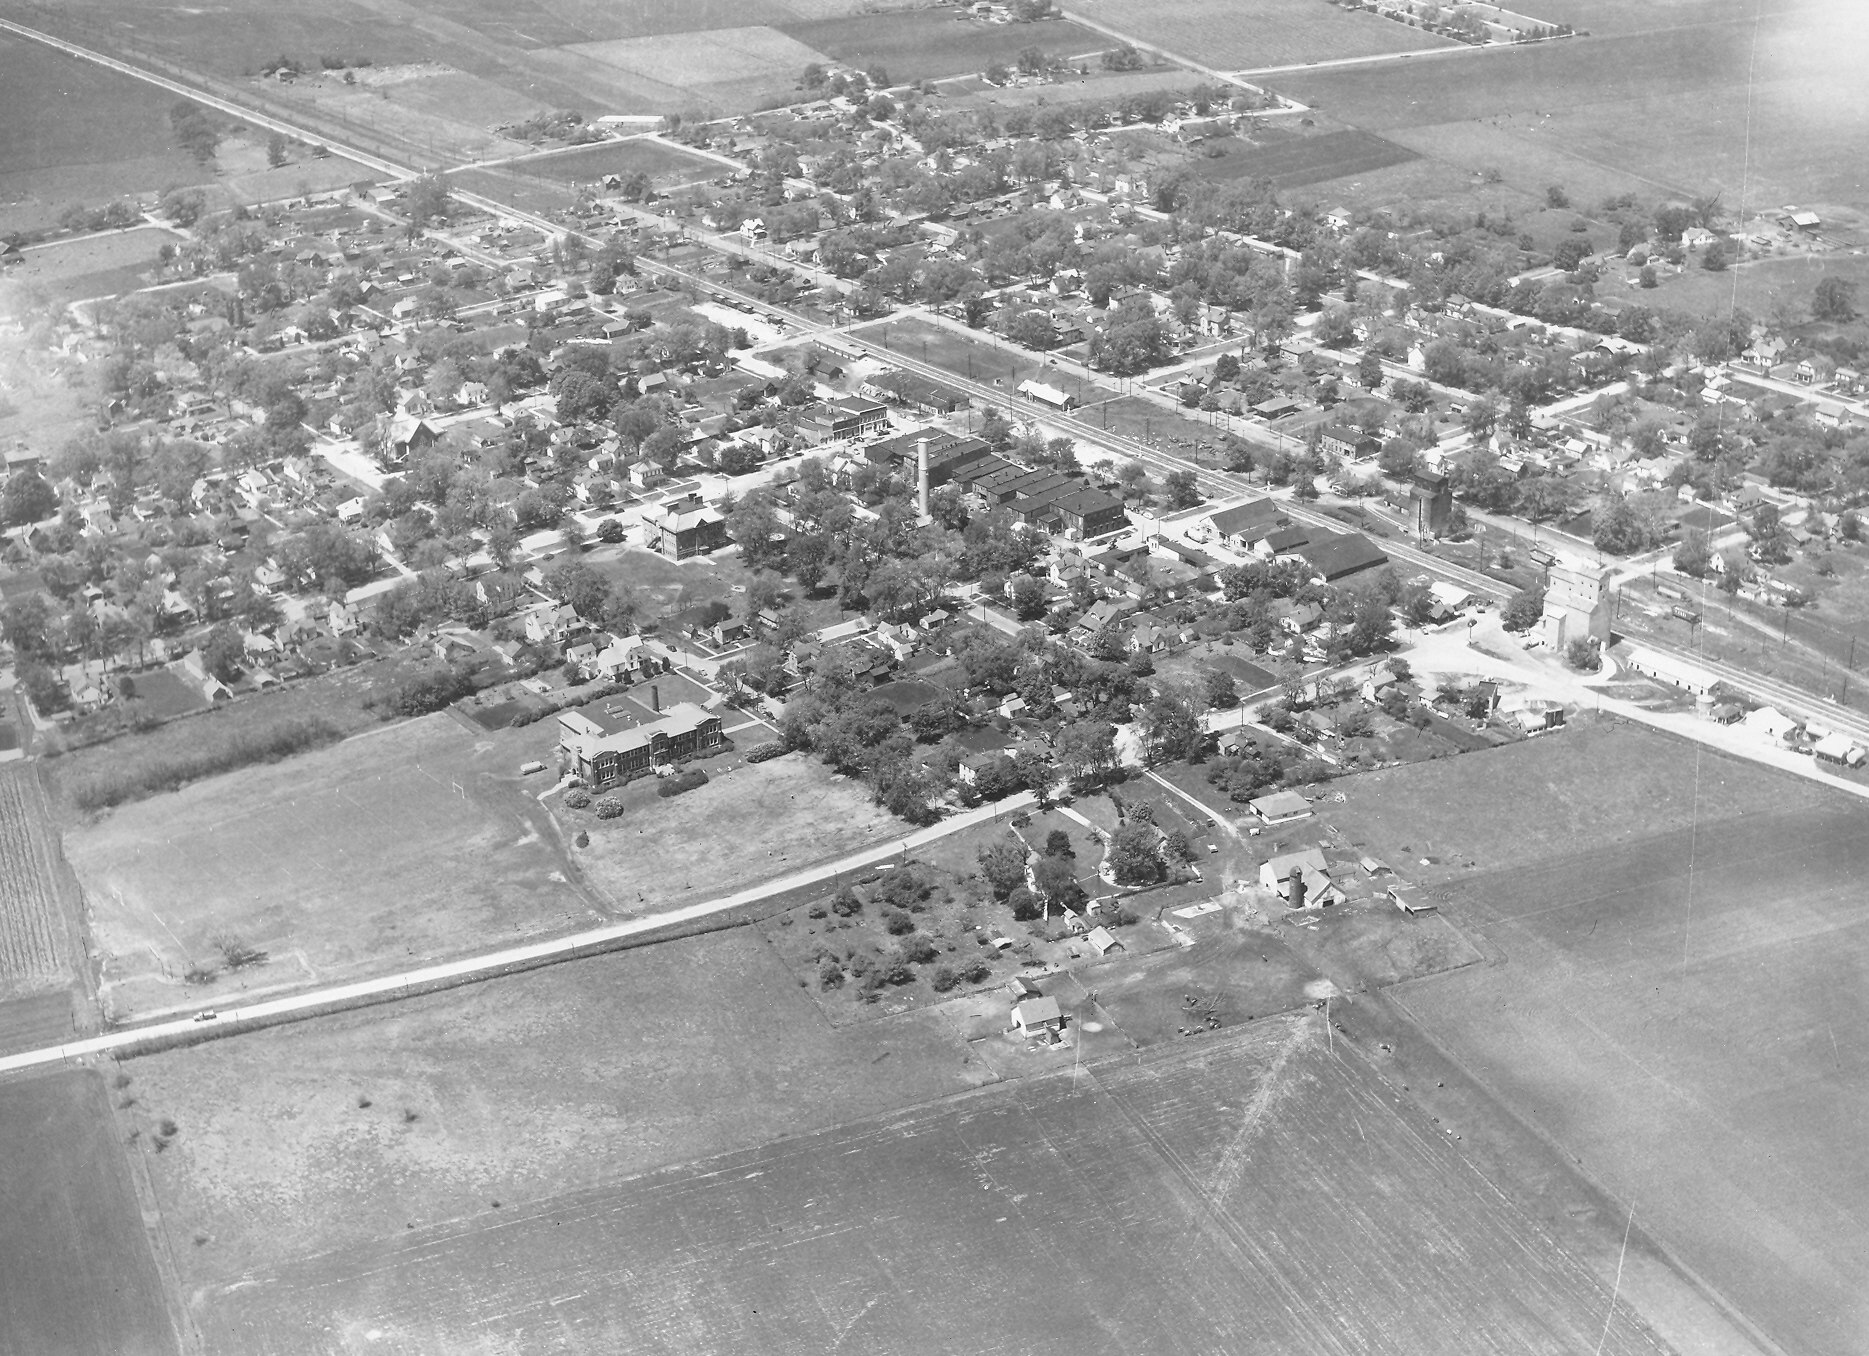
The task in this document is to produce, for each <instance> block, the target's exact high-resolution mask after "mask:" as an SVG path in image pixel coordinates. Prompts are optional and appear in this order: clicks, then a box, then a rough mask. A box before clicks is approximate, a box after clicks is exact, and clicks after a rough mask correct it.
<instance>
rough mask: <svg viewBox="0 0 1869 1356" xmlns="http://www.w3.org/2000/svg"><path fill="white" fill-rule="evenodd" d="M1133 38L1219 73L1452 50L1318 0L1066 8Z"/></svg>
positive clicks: (1089, 2)
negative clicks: (1249, 3)
mask: <svg viewBox="0 0 1869 1356" xmlns="http://www.w3.org/2000/svg"><path fill="white" fill-rule="evenodd" d="M1070 8H1072V9H1074V10H1076V11H1077V12H1078V13H1080V14H1082V15H1083V16H1084V17H1085V18H1087V19H1092V20H1094V21H1096V22H1097V23H1100V24H1108V25H1110V26H1111V27H1112V28H1116V29H1120V30H1121V31H1122V32H1123V33H1125V34H1127V35H1129V36H1130V37H1133V38H1135V39H1137V40H1138V41H1140V42H1147V43H1153V44H1154V45H1155V46H1157V47H1160V48H1163V49H1164V50H1166V51H1168V52H1171V53H1173V54H1174V55H1175V56H1178V57H1184V58H1186V59H1187V60H1189V61H1198V62H1200V63H1201V64H1202V65H1205V66H1216V67H1219V68H1220V69H1222V70H1254V69H1258V68H1261V67H1266V66H1286V65H1295V64H1298V63H1300V62H1312V61H1329V60H1333V59H1335V58H1340V57H1359V56H1375V55H1378V54H1379V53H1383V52H1417V51H1423V50H1425V49H1428V48H1433V47H1453V46H1455V44H1454V43H1453V42H1451V41H1449V40H1448V39H1446V38H1440V37H1436V36H1435V35H1434V34H1432V33H1423V32H1422V31H1421V30H1420V29H1416V28H1409V27H1408V26H1407V25H1405V24H1398V23H1392V22H1390V21H1389V20H1387V19H1383V18H1379V17H1377V16H1376V15H1374V14H1362V13H1355V14H1352V13H1346V12H1345V11H1343V10H1340V9H1338V8H1337V7H1336V6H1335V5H1331V4H1327V3H1325V0H1254V3H1253V4H1252V5H1251V6H1240V5H1238V4H1234V3H1231V0H1077V2H1076V3H1074V4H1073V5H1071V6H1070Z"/></svg>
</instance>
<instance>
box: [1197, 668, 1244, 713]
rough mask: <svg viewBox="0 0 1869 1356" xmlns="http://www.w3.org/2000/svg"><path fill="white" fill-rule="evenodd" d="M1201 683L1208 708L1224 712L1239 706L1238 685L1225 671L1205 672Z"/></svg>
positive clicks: (1211, 670) (1210, 670)
mask: <svg viewBox="0 0 1869 1356" xmlns="http://www.w3.org/2000/svg"><path fill="white" fill-rule="evenodd" d="M1202 682H1203V684H1204V688H1205V693H1206V697H1207V704H1208V705H1209V706H1211V707H1214V708H1215V709H1216V710H1221V711H1225V710H1230V709H1231V708H1233V707H1235V706H1238V705H1239V701H1240V694H1239V685H1238V684H1237V683H1235V682H1234V681H1233V675H1232V674H1230V673H1228V672H1227V671H1226V670H1225V669H1209V670H1207V673H1206V674H1205V676H1204V677H1203V680H1202Z"/></svg>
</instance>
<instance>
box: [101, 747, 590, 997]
mask: <svg viewBox="0 0 1869 1356" xmlns="http://www.w3.org/2000/svg"><path fill="white" fill-rule="evenodd" d="M555 733H556V732H555V727H554V726H550V725H546V724H544V723H541V724H539V725H535V726H531V727H528V728H527V729H526V730H522V731H514V732H510V733H502V734H499V735H487V736H483V737H482V738H480V739H478V740H477V739H476V738H475V737H474V736H472V735H470V734H468V733H467V731H466V730H465V729H463V728H462V726H461V725H459V724H458V723H456V722H455V721H454V720H453V719H452V718H451V717H449V716H447V715H439V716H430V717H427V718H425V719H423V720H420V721H412V722H409V723H407V724H404V725H399V726H395V727H392V728H390V729H387V730H385V731H384V732H382V733H381V734H373V735H369V736H366V737H364V738H361V739H352V740H347V741H345V742H344V743H342V744H338V745H335V746H333V747H331V748H327V749H323V750H320V751H319V752H316V753H308V754H303V755H300V756H299V757H296V758H293V759H291V760H289V761H287V762H284V763H278V764H272V765H268V766H263V767H256V768H249V769H246V770H244V771H240V772H233V773H229V774H227V775H225V776H222V777H216V778H213V779H211V780H208V781H205V782H198V783H195V784H194V785H191V786H189V787H187V788H185V789H184V790H182V791H180V792H177V793H175V794H174V795H170V796H163V797H161V798H159V799H156V800H148V801H142V802H139V803H137V804H134V805H129V806H124V807H121V808H119V809H117V810H116V811H114V812H112V813H111V814H110V815H109V816H108V817H106V818H104V819H102V820H100V821H98V822H97V823H94V824H91V825H87V826H84V827H81V828H78V829H76V830H74V831H73V832H70V833H68V834H67V835H66V846H67V850H68V852H69V853H70V855H71V859H72V864H73V866H74V868H75V869H76V870H77V872H78V878H79V880H80V882H81V883H82V884H83V886H84V889H85V895H86V899H87V901H88V903H89V907H90V910H91V920H92V928H93V932H94V935H95V938H96V943H97V946H98V949H99V951H100V952H101V953H102V955H103V972H104V980H105V982H104V985H103V987H102V993H103V997H104V999H105V1001H106V1004H107V1006H108V1008H109V1010H110V1011H112V1012H113V1013H115V1014H116V1015H118V1016H120V1017H121V1016H123V1015H125V1014H126V1013H131V1012H135V1013H146V1012H149V1011H152V1010H157V1009H162V1008H168V1007H173V1006H176V1005H179V1004H184V1003H199V1002H202V1001H206V1000H210V999H213V998H217V997H221V998H229V997H232V996H233V995H234V994H237V993H248V994H251V993H256V992H261V991H267V990H278V989H283V988H289V987H297V986H301V985H307V984H311V983H314V982H315V983H334V982H338V981H341V980H343V979H346V978H356V977H358V976H361V975H364V974H370V973H382V972H384V971H386V970H388V969H392V968H394V967H396V966H399V965H404V964H413V963H417V962H420V961H424V960H435V959H440V958H442V957H444V956H449V955H455V954H460V953H462V952H467V951H476V950H485V949H489V948H491V947H493V946H495V945H498V944H500V943H504V942H513V941H518V940H521V939H523V938H527V937H533V936H537V935H540V934H543V933H548V932H553V931H566V930H569V929H571V928H574V927H576V926H580V925H588V924H590V923H592V922H594V921H597V919H599V918H601V917H603V916H604V915H603V913H602V912H601V910H598V909H596V908H594V907H593V904H592V903H591V901H590V900H589V899H588V898H587V897H586V896H584V895H583V894H582V892H581V891H580V890H578V889H577V888H576V887H575V886H574V885H573V884H571V883H570V880H569V877H570V875H571V873H573V872H575V868H574V867H571V866H570V865H569V863H568V862H567V861H566V859H565V858H564V856H563V854H562V851H561V849H560V848H559V846H558V841H557V838H556V835H555V833H554V831H553V828H552V825H551V822H550V819H549V816H547V815H546V814H545V812H544V811H543V810H541V809H540V808H539V806H538V803H537V802H536V801H534V800H533V799H532V798H531V796H530V795H529V794H527V792H528V791H530V790H535V789H539V788H537V787H534V786H531V785H525V786H522V785H521V779H520V777H519V774H518V769H519V765H520V763H521V762H523V761H524V760H526V759H527V758H533V757H541V756H544V754H545V751H546V750H547V749H548V748H549V745H550V742H551V740H552V739H553V738H554V737H555ZM456 787H458V788H460V789H459V791H458V792H457V791H456V789H455V788H456ZM223 937H233V938H237V939H239V940H240V941H242V942H244V943H246V944H247V945H248V946H250V947H254V948H257V949H259V950H261V951H264V952H266V953H267V955H268V959H267V960H266V961H265V962H264V963H262V964H259V965H255V966H252V967H250V968H246V969H236V968H233V967H231V966H227V965H224V964H223V958H222V950H223V948H222V946H221V944H220V942H219V941H218V940H217V939H219V938H223ZM200 965H208V966H212V967H214V968H215V969H216V970H217V971H218V977H217V978H216V979H215V980H214V981H213V982H212V983H207V984H190V983H186V982H185V981H184V975H185V974H186V972H188V971H189V970H190V968H191V967H194V966H200Z"/></svg>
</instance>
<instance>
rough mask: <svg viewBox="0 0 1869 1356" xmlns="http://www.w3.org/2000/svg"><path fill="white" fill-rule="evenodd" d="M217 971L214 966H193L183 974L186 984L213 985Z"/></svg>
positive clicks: (183, 981) (183, 980)
mask: <svg viewBox="0 0 1869 1356" xmlns="http://www.w3.org/2000/svg"><path fill="white" fill-rule="evenodd" d="M216 974H217V971H216V970H215V968H214V967H213V966H212V965H191V966H189V967H188V969H187V970H185V971H184V972H183V973H182V983H184V984H212V983H213V982H214V980H215V976H216Z"/></svg>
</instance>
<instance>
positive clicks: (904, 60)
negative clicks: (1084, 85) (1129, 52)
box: [783, 7, 1115, 84]
mask: <svg viewBox="0 0 1869 1356" xmlns="http://www.w3.org/2000/svg"><path fill="white" fill-rule="evenodd" d="M783 28H784V30H785V32H786V33H788V34H789V35H790V36H792V37H794V38H796V39H798V41H800V42H802V43H804V44H805V45H806V46H807V47H815V48H817V49H818V50H819V51H821V52H824V53H825V54H826V55H828V56H830V57H833V58H834V59H836V60H838V61H841V62H844V63H845V64H846V65H851V66H856V67H858V68H859V69H862V70H870V69H873V68H875V67H878V66H880V67H882V68H883V69H884V70H885V71H886V72H887V73H888V76H889V79H890V81H891V82H892V83H896V84H900V83H902V82H903V81H909V80H939V79H943V78H945V77H947V76H952V75H969V74H973V73H975V72H978V71H984V70H985V69H986V68H987V67H988V66H991V65H992V64H993V63H994V62H1002V63H1004V64H1006V65H1008V66H1010V65H1011V64H1012V61H1013V58H1014V57H1016V56H1017V55H1018V54H1019V53H1020V52H1022V51H1024V50H1025V49H1026V48H1028V47H1036V48H1038V50H1039V51H1041V52H1044V53H1046V54H1048V55H1051V56H1063V57H1071V56H1081V55H1083V54H1085V53H1087V52H1102V51H1107V50H1108V49H1109V48H1110V47H1112V46H1114V45H1115V44H1114V43H1113V42H1112V41H1111V40H1110V39H1109V38H1107V37H1105V36H1103V34H1101V33H1098V32H1095V31H1094V30H1092V29H1088V28H1082V27H1079V26H1078V25H1077V24H1074V23H1067V22H1062V21H1058V20H1050V21H1047V22H1043V23H1032V24H990V23H983V22H981V21H979V20H976V19H963V18H961V17H960V15H959V11H958V10H956V9H952V8H946V7H943V8H937V9H917V10H904V11H902V12H900V13H895V14H865V15H860V16H857V17H854V18H842V19H824V20H820V21H818V22H816V23H805V24H785V25H783Z"/></svg>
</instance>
